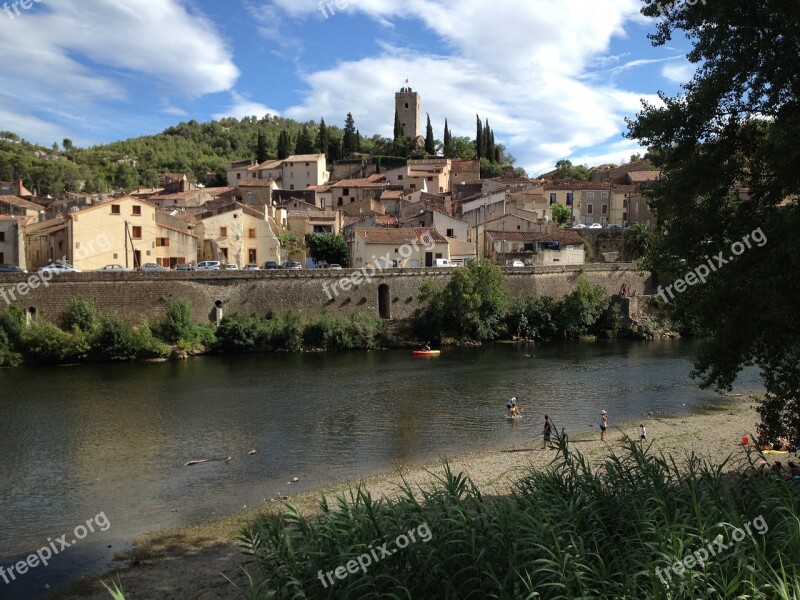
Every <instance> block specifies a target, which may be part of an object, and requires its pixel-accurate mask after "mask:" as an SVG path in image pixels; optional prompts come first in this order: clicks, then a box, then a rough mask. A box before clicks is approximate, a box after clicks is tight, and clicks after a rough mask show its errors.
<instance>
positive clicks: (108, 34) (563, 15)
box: [0, 0, 694, 175]
mask: <svg viewBox="0 0 800 600" xmlns="http://www.w3.org/2000/svg"><path fill="white" fill-rule="evenodd" d="M18 1H19V0H12V1H10V2H9V1H6V0H0V3H3V2H4V4H3V5H2V12H0V57H2V59H1V60H0V81H2V82H3V85H0V130H8V131H13V132H15V133H17V134H19V135H20V136H22V137H23V138H25V139H27V140H29V141H31V142H36V143H40V144H42V145H45V146H50V145H52V143H53V142H54V141H57V142H59V144H60V143H61V141H62V140H63V139H64V138H70V139H71V140H72V141H73V142H74V143H75V144H76V145H79V146H89V145H94V144H102V143H107V142H113V141H116V140H120V139H127V138H130V137H137V136H140V135H149V134H155V133H158V132H160V131H163V130H164V129H166V128H167V127H170V126H172V125H175V124H177V123H179V122H181V121H189V120H191V119H195V120H197V121H200V122H206V121H210V120H214V119H221V118H224V117H227V116H234V117H239V118H240V117H244V116H253V115H255V116H258V117H262V116H264V115H265V114H267V113H269V114H273V115H280V116H283V117H288V118H293V119H297V120H300V121H308V120H314V121H318V120H319V119H320V118H321V117H324V118H325V121H326V123H328V124H336V125H339V126H340V127H341V126H343V124H344V119H345V116H346V115H347V113H348V112H351V113H352V114H353V117H354V119H355V122H356V127H357V128H358V129H359V130H360V132H361V133H362V134H363V135H366V136H371V135H373V134H380V135H383V136H386V137H391V136H392V127H393V123H394V94H395V92H397V91H398V90H399V89H400V88H401V87H404V85H405V81H406V80H408V82H409V83H408V85H409V86H410V87H412V88H413V89H414V90H415V91H417V92H419V93H420V96H421V99H422V112H423V116H422V121H423V125H422V128H423V134H424V122H425V113H428V114H429V115H430V118H431V122H432V125H433V128H434V134H435V137H436V138H437V139H442V132H443V128H444V120H445V118H447V119H448V123H449V126H450V129H451V131H452V133H453V135H454V136H469V137H470V138H472V137H474V135H475V115H476V114H479V115H480V116H481V118H482V119H486V118H488V119H489V122H490V125H491V127H492V129H493V130H494V132H495V139H496V141H498V142H500V143H502V144H504V145H505V146H506V148H507V150H508V151H509V152H510V154H512V155H513V156H514V157H516V159H517V162H516V164H517V166H522V167H524V168H525V169H526V170H527V171H528V173H529V174H530V175H537V174H539V173H542V172H545V171H548V170H550V169H552V168H553V165H555V162H556V161H558V160H560V159H565V158H566V159H570V160H572V162H573V163H576V164H588V165H589V166H594V165H598V164H602V163H607V162H617V163H618V162H624V161H627V160H628V159H629V158H630V156H631V154H633V153H635V152H638V151H641V150H642V149H641V148H640V147H639V146H638V145H637V144H636V143H635V142H633V141H630V140H626V139H625V138H624V137H623V133H624V132H625V131H626V126H625V118H626V117H634V116H635V115H636V113H637V112H638V111H639V110H640V108H641V100H642V99H646V100H648V101H650V102H654V103H658V98H657V92H658V91H664V92H666V93H667V94H669V95H676V94H677V93H679V91H680V84H681V83H684V82H686V81H688V80H689V79H690V78H691V76H692V73H693V72H694V69H693V67H692V66H691V65H690V64H689V63H688V61H687V60H686V52H687V51H688V49H689V47H688V43H687V42H686V41H685V40H677V41H673V42H671V45H670V46H667V47H660V48H653V47H652V45H651V43H650V41H649V40H648V39H647V34H648V33H649V32H652V31H654V29H655V22H654V21H653V20H652V19H649V18H646V17H643V16H642V15H641V14H640V12H639V11H640V9H641V6H642V0H493V1H492V2H487V1H486V0H458V1H457V2H456V1H455V0H404V1H402V2H401V1H399V0H325V4H321V3H320V2H319V0H271V1H263V0H262V1H258V0H157V1H153V0H23V4H19V3H18ZM24 6H28V8H27V9H26V8H24Z"/></svg>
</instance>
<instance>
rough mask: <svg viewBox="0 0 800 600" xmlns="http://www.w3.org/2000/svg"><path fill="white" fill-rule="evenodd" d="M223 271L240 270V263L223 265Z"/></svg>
mask: <svg viewBox="0 0 800 600" xmlns="http://www.w3.org/2000/svg"><path fill="white" fill-rule="evenodd" d="M222 270H223V271H238V270H239V265H234V264H229V265H224V266H223V267H222Z"/></svg>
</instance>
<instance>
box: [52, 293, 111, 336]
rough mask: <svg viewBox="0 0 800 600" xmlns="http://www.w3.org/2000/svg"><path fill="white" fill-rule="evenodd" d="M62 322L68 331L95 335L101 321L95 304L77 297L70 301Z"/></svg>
mask: <svg viewBox="0 0 800 600" xmlns="http://www.w3.org/2000/svg"><path fill="white" fill-rule="evenodd" d="M61 321H62V323H63V325H64V329H66V330H67V331H83V332H85V333H94V332H95V331H96V330H97V328H98V327H99V325H100V321H101V319H100V315H99V313H98V312H97V309H96V308H95V307H94V305H93V304H91V303H90V302H88V301H86V300H84V299H83V298H79V297H77V296H76V297H74V298H72V300H70V301H69V305H68V306H67V309H66V310H65V311H64V314H63V315H62V316H61Z"/></svg>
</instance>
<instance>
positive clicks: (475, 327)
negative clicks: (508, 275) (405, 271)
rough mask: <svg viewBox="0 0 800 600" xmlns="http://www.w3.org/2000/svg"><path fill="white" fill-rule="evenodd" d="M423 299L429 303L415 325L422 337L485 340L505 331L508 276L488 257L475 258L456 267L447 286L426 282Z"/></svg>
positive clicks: (415, 318)
mask: <svg viewBox="0 0 800 600" xmlns="http://www.w3.org/2000/svg"><path fill="white" fill-rule="evenodd" d="M420 300H421V301H422V302H425V303H426V305H425V306H424V307H423V308H421V309H419V310H417V311H416V313H415V316H414V328H415V329H416V331H417V332H418V335H421V336H422V337H430V338H434V339H441V338H442V337H443V336H444V335H453V336H456V337H459V338H469V339H473V340H477V341H484V340H493V339H497V338H499V337H500V336H501V335H503V333H505V318H506V314H507V312H508V305H509V301H508V294H507V293H506V291H505V277H504V276H503V273H502V272H501V271H500V269H499V268H498V267H496V266H494V265H492V264H491V263H490V262H489V261H486V260H480V261H479V260H472V261H470V262H469V263H467V266H465V267H460V268H458V269H456V271H455V272H454V273H453V275H452V277H451V278H450V281H449V282H448V284H447V285H446V286H445V288H444V289H439V288H437V287H436V286H435V285H425V286H423V288H422V294H421V298H420Z"/></svg>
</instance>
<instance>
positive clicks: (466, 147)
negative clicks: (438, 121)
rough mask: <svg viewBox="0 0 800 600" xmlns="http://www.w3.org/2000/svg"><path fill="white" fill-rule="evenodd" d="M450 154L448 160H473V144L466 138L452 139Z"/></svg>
mask: <svg viewBox="0 0 800 600" xmlns="http://www.w3.org/2000/svg"><path fill="white" fill-rule="evenodd" d="M450 154H451V155H452V157H450V158H463V159H465V160H472V159H474V158H475V144H474V143H473V142H472V140H471V139H469V138H468V137H466V136H460V137H454V138H452V139H451V140H450Z"/></svg>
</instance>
